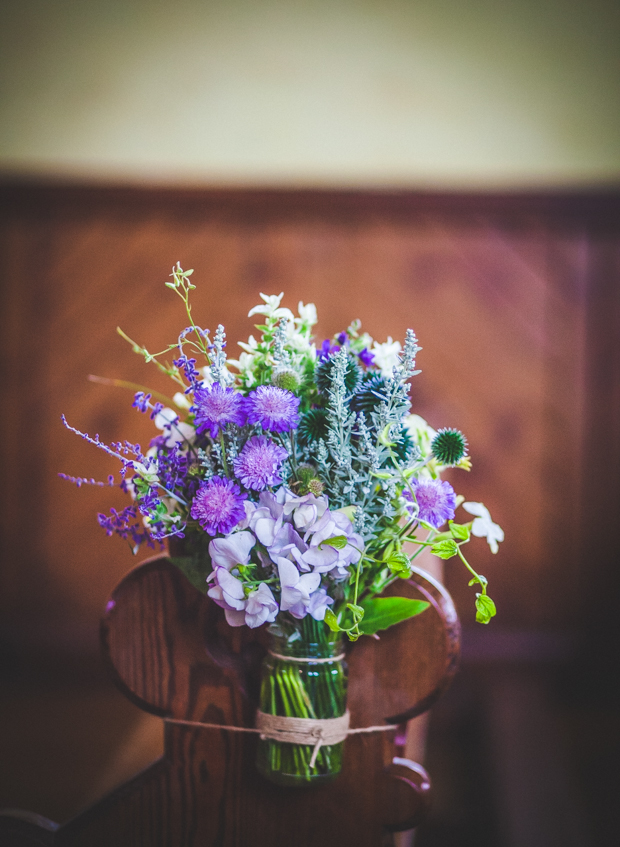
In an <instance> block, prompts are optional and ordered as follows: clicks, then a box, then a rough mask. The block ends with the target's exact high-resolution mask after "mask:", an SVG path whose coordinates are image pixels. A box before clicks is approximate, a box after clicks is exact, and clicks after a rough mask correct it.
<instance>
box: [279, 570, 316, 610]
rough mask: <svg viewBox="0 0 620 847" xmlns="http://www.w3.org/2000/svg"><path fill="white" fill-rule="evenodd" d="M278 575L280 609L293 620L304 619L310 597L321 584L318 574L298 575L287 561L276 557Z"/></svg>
mask: <svg viewBox="0 0 620 847" xmlns="http://www.w3.org/2000/svg"><path fill="white" fill-rule="evenodd" d="M277 560H278V562H277V564H278V575H279V577H280V585H281V587H282V597H281V600H280V608H281V609H282V611H283V612H286V611H288V612H290V613H291V615H293V617H295V618H304V617H305V616H306V614H307V611H308V606H309V605H310V595H311V594H312V593H313V592H315V591H316V590H317V588H318V587H319V585H320V583H321V574H320V573H305V574H300V573H299V571H298V570H297V568H296V567H295V565H294V564H293V563H292V562H291V561H289V560H288V559H283V558H281V557H280V556H278V557H277Z"/></svg>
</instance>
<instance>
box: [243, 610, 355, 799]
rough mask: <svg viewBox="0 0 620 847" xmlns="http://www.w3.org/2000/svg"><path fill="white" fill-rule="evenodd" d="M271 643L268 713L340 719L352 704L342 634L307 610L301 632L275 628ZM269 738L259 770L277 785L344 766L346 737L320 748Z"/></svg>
mask: <svg viewBox="0 0 620 847" xmlns="http://www.w3.org/2000/svg"><path fill="white" fill-rule="evenodd" d="M269 631H270V633H271V645H270V649H269V652H268V654H267V656H266V657H265V659H264V661H263V666H262V675H261V689H260V700H259V708H260V710H261V711H262V712H264V713H266V714H269V715H281V716H286V717H295V718H337V717H340V716H341V715H344V713H345V712H346V708H347V664H346V662H345V660H344V648H343V643H342V640H341V639H340V638H337V637H336V635H335V634H334V633H331V632H330V630H328V628H327V627H326V626H325V624H324V623H323V622H322V621H315V620H314V619H313V618H311V617H310V615H308V616H307V617H306V618H304V619H303V621H301V626H300V629H299V631H296V632H295V634H294V635H293V637H291V636H290V635H289V636H288V637H287V635H286V634H284V633H283V632H282V630H281V629H279V627H277V626H272V627H271V628H270V630H269ZM313 752H314V746H313V745H310V744H291V743H288V742H283V741H276V740H273V739H270V738H265V739H260V740H259V742H258V753H257V761H256V764H257V767H258V770H259V772H260V773H261V774H262V775H263V776H264V777H265V778H266V779H268V780H270V781H271V782H275V783H276V784H277V785H285V786H301V787H307V786H309V785H318V784H322V783H324V782H327V781H329V780H332V779H334V778H335V777H336V776H337V775H338V774H339V773H340V770H341V768H342V758H343V754H344V741H341V742H339V743H337V744H328V745H324V746H321V747H320V748H319V751H318V754H317V755H316V760H315V762H314V763H312V761H311V760H312V754H313Z"/></svg>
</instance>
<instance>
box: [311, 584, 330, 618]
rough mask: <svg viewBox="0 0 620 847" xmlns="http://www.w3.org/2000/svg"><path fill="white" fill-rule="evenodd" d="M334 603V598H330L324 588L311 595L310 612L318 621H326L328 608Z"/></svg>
mask: <svg viewBox="0 0 620 847" xmlns="http://www.w3.org/2000/svg"><path fill="white" fill-rule="evenodd" d="M333 602H334V600H333V598H332V597H329V595H328V594H327V591H326V590H325V589H324V588H319V590H318V591H315V592H314V594H311V595H310V602H309V603H308V612H309V613H310V614H311V615H312V617H313V618H314V619H315V620H316V621H324V620H325V612H326V611H327V607H328V606H331V605H332V603H333Z"/></svg>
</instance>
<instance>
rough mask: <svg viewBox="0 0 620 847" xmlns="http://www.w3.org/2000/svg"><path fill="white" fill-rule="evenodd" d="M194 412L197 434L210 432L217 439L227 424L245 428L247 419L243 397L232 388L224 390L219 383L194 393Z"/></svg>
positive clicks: (198, 389)
mask: <svg viewBox="0 0 620 847" xmlns="http://www.w3.org/2000/svg"><path fill="white" fill-rule="evenodd" d="M192 408H193V410H194V413H195V415H196V418H195V425H196V431H197V432H204V431H205V430H207V429H208V430H209V433H210V434H211V438H217V436H218V433H219V431H220V429H221V428H223V427H224V426H225V424H227V423H234V424H237V426H243V425H244V423H245V419H246V414H245V411H244V402H243V396H242V395H241V394H239V392H237V391H233V389H232V388H223V387H222V386H221V385H220V384H219V382H214V383H213V385H207V386H205V387H204V388H197V389H196V390H195V391H194V405H193V407H192Z"/></svg>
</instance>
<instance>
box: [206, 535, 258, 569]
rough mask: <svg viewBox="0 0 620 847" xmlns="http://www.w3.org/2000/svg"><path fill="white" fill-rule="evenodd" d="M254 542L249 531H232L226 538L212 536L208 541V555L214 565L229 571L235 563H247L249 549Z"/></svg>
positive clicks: (235, 565)
mask: <svg viewBox="0 0 620 847" xmlns="http://www.w3.org/2000/svg"><path fill="white" fill-rule="evenodd" d="M255 544H256V539H255V538H254V536H253V535H252V533H251V532H247V531H244V532H233V534H232V535H229V536H227V537H226V538H214V539H213V541H211V542H210V543H209V555H210V556H211V561H212V562H213V564H214V565H215V566H216V567H219V568H226V570H227V571H231V570H232V569H233V568H235V567H237V565H247V564H248V563H249V561H250V550H251V549H252V547H254V545H255Z"/></svg>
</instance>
